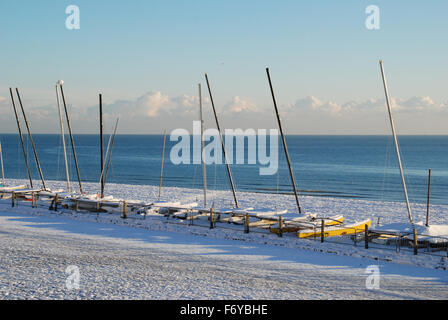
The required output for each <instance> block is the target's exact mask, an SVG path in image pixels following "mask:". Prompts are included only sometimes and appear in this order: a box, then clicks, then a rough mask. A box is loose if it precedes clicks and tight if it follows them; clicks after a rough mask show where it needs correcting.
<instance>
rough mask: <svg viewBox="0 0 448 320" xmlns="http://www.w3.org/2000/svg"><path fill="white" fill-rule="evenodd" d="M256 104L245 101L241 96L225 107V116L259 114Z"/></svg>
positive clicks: (234, 98)
mask: <svg viewBox="0 0 448 320" xmlns="http://www.w3.org/2000/svg"><path fill="white" fill-rule="evenodd" d="M259 111H260V109H259V108H258V107H257V105H256V104H254V103H252V102H250V101H248V100H246V99H243V98H241V97H239V96H235V97H233V99H232V101H230V102H228V103H226V104H225V105H224V111H223V114H231V113H233V114H234V113H241V112H259Z"/></svg>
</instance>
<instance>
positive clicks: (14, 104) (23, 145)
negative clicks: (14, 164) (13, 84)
mask: <svg viewBox="0 0 448 320" xmlns="http://www.w3.org/2000/svg"><path fill="white" fill-rule="evenodd" d="M9 93H10V94H11V101H12V106H13V108H14V114H15V116H16V121H17V128H18V129H19V136H20V142H21V143H22V150H23V156H24V157H25V165H26V171H27V172H28V179H29V180H30V187H31V188H33V179H32V178H31V172H30V164H29V162H28V156H27V155H26V150H25V144H24V143H23V135H22V129H21V128H20V121H19V116H18V114H17V109H16V103H15V102H14V95H13V94H12V89H11V88H9Z"/></svg>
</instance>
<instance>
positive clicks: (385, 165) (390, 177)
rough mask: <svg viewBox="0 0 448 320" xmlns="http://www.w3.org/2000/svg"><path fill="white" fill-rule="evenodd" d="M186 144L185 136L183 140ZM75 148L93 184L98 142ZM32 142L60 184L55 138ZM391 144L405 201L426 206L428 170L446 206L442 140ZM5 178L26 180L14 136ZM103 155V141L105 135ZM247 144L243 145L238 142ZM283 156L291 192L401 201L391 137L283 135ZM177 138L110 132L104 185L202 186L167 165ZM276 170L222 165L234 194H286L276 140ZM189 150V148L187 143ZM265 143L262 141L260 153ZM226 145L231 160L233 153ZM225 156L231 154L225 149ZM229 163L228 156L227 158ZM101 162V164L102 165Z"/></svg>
mask: <svg viewBox="0 0 448 320" xmlns="http://www.w3.org/2000/svg"><path fill="white" fill-rule="evenodd" d="M190 138H191V139H192V137H190ZM65 139H66V147H67V156H68V162H69V172H70V180H71V183H72V185H73V186H74V187H75V186H76V185H77V174H76V169H75V166H74V160H73V154H72V146H71V144H70V139H69V137H68V136H66V137H65ZM73 139H74V142H75V150H76V154H77V159H78V163H79V171H80V176H81V180H82V181H87V182H99V180H100V176H101V165H100V147H99V146H100V138H99V136H98V135H88V134H85V135H75V136H74V138H73ZM33 140H34V142H35V145H36V152H37V154H38V157H39V162H40V164H41V167H42V172H43V176H44V179H46V180H59V181H65V179H66V174H65V162H64V153H63V149H62V137H61V136H60V135H57V134H35V135H33ZM398 140H399V145H400V152H401V158H402V162H403V168H404V172H405V179H406V183H407V188H408V194H409V199H410V201H411V202H415V203H426V202H427V199H428V182H429V169H431V179H430V193H429V196H430V202H431V203H433V204H448V136H440V135H439V136H430V135H425V136H411V135H406V136H399V138H398ZM0 141H1V143H2V149H3V161H4V172H5V177H6V178H10V179H27V178H28V177H27V170H26V166H25V160H24V155H23V150H22V146H21V143H20V138H19V135H18V134H0ZM103 141H104V142H103V144H104V152H106V149H107V145H108V143H109V136H108V135H105V136H104V140H103ZM246 142H247V141H246ZM286 142H287V146H288V151H289V156H290V159H291V165H292V168H293V172H294V176H295V180H296V185H297V189H298V192H299V195H312V196H318V197H343V198H353V199H367V200H376V201H404V193H403V186H402V182H401V176H400V172H399V169H398V162H397V157H396V154H395V149H394V144H393V140H392V137H391V136H386V135H385V136H380V135H378V136H365V135H364V136H343V135H334V136H330V135H315V136H313V135H288V136H286ZM24 143H25V149H26V151H27V156H28V161H29V164H30V169H31V173H32V177H33V180H34V181H35V183H36V184H39V181H40V176H39V174H38V170H37V167H36V163H35V158H34V155H33V151H32V148H31V144H30V141H29V138H28V137H27V136H26V135H25V136H24ZM177 144H178V141H177V140H175V141H171V140H170V137H169V136H167V137H166V146H165V153H164V157H163V174H161V173H162V154H163V145H164V136H163V135H117V136H116V137H115V139H114V142H113V147H111V148H109V149H110V150H111V153H110V165H109V168H108V170H107V175H106V184H107V183H119V184H133V185H157V186H158V185H159V184H160V183H161V184H162V186H163V187H166V186H169V187H183V188H197V189H202V188H203V175H202V166H201V164H182V163H181V164H175V163H173V161H172V160H171V159H172V157H170V154H171V150H172V149H173V147H174V146H175V145H177ZM277 145H278V146H277V148H278V149H277V154H278V170H276V172H275V173H274V174H271V175H260V167H265V166H264V165H262V164H260V163H258V162H257V163H255V164H248V162H249V161H248V159H247V154H248V153H249V152H248V147H247V144H245V146H244V151H245V154H246V158H245V161H244V163H243V164H232V165H230V169H231V173H232V177H233V181H234V185H235V189H236V192H237V193H238V191H250V192H258V193H270V194H276V193H277V194H292V193H293V188H292V184H291V179H290V175H289V170H288V165H287V161H286V157H285V153H284V149H283V145H282V143H281V139H280V138H279V139H278V143H277ZM191 148H193V143H191ZM269 148H270V144H269V143H268V150H269ZM237 151H240V152H241V151H242V149H240V150H237V145H236V144H234V150H233V155H234V156H235V155H236V154H237ZM228 153H229V154H230V153H231V152H228ZM232 162H233V163H235V162H236V161H235V159H233V161H232ZM106 164H107V162H106ZM206 180H207V189H208V190H229V192H231V186H230V183H229V179H228V174H227V170H226V166H225V164H224V161H222V163H221V164H209V165H207V166H206Z"/></svg>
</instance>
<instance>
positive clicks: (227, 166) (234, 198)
mask: <svg viewBox="0 0 448 320" xmlns="http://www.w3.org/2000/svg"><path fill="white" fill-rule="evenodd" d="M205 80H206V82H207V88H208V93H209V95H210V102H211V104H212V108H213V114H214V115H215V121H216V127H217V128H218V132H219V138H220V139H221V146H222V152H223V155H224V160H225V162H226V168H227V175H228V176H229V181H230V185H231V187H232V193H233V200H234V201H235V207H237V208H238V207H239V206H238V200H237V198H236V193H235V186H234V184H233V179H232V172H231V171H230V166H229V162H228V161H227V155H226V148H225V146H224V140H223V138H222V134H221V129H220V127H219V121H218V116H217V115H216V109H215V103H214V102H213V96H212V91H211V89H210V83H209V82H208V77H207V74H205Z"/></svg>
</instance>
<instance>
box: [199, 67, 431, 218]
mask: <svg viewBox="0 0 448 320" xmlns="http://www.w3.org/2000/svg"><path fill="white" fill-rule="evenodd" d="M380 70H381V76H382V80H383V86H384V93H385V96H386V106H387V110H388V114H389V120H390V126H391V130H392V135H393V139H394V145H395V152H396V155H397V160H398V167H399V170H400V177H401V182H402V186H403V193H404V198H405V202H406V208H407V211H408V219H409V222H410V223H411V224H412V225H413V224H414V221H413V217H412V210H411V206H410V203H409V196H408V192H407V187H406V179H405V177H404V172H403V165H402V162H401V156H400V148H399V145H398V139H397V134H396V130H395V124H394V120H393V116H392V109H391V105H390V99H389V91H388V87H387V83H386V76H385V73H384V68H383V62H382V60H380ZM266 74H267V78H268V82H269V88H270V91H271V96H272V101H273V105H274V110H275V114H276V117H277V123H278V127H279V130H280V134H281V138H282V144H283V149H284V152H285V157H286V161H287V164H288V170H289V175H290V178H291V184H292V187H293V190H294V196H295V200H296V205H297V210H298V212H299V213H302V208H301V206H300V202H299V194H298V191H297V185H296V182H295V178H294V172H293V170H292V165H291V160H290V157H289V153H288V147H287V144H286V139H285V135H284V132H283V126H282V122H281V118H280V114H279V111H278V107H277V102H276V99H275V94H274V89H273V86H272V81H271V76H270V73H269V68H266ZM205 80H206V83H207V87H208V92H209V95H210V102H211V105H212V108H213V114H214V116H215V121H216V127H217V129H218V132H219V137H220V141H221V146H222V151H223V155H224V160H225V163H226V169H227V174H228V178H229V182H230V185H231V188H232V194H233V198H234V203H235V207H237V208H238V200H237V197H236V192H235V186H234V183H233V178H232V173H231V170H230V166H229V163H228V159H227V156H226V152H225V146H224V140H223V137H222V133H221V128H220V126H219V121H218V116H217V113H216V109H215V104H214V101H213V96H212V92H211V88H210V83H209V80H208V76H207V74H205ZM199 109H200V121H201V162H202V165H203V179H204V181H203V184H204V203H205V204H206V201H207V199H206V194H207V192H206V170H205V163H204V160H203V157H204V155H203V142H204V139H203V119H202V97H201V85H200V84H199ZM430 177H431V170H429V178H428V205H427V215H426V225H428V216H429V192H430Z"/></svg>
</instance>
